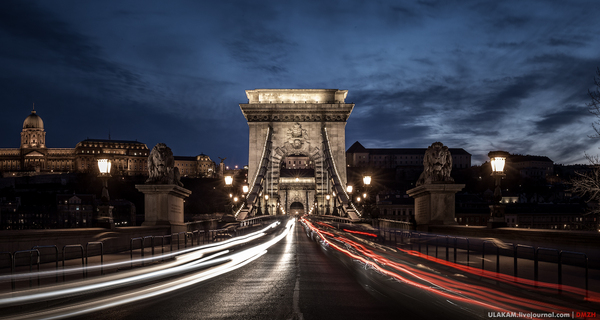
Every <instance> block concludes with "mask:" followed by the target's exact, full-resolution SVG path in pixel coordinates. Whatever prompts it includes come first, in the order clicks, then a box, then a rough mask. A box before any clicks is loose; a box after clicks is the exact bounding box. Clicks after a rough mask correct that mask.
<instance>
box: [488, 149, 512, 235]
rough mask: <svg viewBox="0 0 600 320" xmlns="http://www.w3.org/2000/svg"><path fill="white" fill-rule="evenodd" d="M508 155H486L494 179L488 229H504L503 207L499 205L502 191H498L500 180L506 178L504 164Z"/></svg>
mask: <svg viewBox="0 0 600 320" xmlns="http://www.w3.org/2000/svg"><path fill="white" fill-rule="evenodd" d="M508 155H509V153H508V152H506V151H491V152H490V153H488V157H490V165H491V166H492V174H491V175H492V177H494V180H495V185H496V188H495V190H494V198H493V204H492V205H491V206H490V220H488V228H501V227H506V226H507V224H506V221H505V220H504V205H503V204H502V203H500V201H501V200H502V189H500V182H501V181H502V178H503V177H505V176H506V174H505V173H504V167H505V164H506V158H507V157H508Z"/></svg>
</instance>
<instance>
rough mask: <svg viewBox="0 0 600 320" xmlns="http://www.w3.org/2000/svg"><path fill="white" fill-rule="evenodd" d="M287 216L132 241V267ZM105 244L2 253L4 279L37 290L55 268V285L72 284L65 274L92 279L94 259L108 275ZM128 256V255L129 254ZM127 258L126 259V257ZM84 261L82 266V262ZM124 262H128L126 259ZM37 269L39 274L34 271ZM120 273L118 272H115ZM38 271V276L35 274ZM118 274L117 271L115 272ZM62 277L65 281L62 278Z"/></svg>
mask: <svg viewBox="0 0 600 320" xmlns="http://www.w3.org/2000/svg"><path fill="white" fill-rule="evenodd" d="M285 217H287V216H285ZM282 218H284V216H259V217H252V218H249V219H245V220H243V221H239V222H236V223H234V224H233V225H231V226H229V227H226V228H215V229H209V230H200V229H197V230H194V231H188V232H179V233H173V234H169V235H146V236H139V237H132V238H130V245H129V250H128V251H129V252H128V253H129V260H130V264H129V267H130V268H133V267H136V266H144V264H148V263H156V262H159V260H155V259H154V257H155V255H156V254H157V253H158V248H159V247H160V258H159V259H160V261H164V253H165V248H167V249H168V250H169V252H175V251H177V250H181V249H185V248H188V247H193V246H199V245H203V244H208V243H213V242H219V241H224V240H227V239H230V238H233V237H235V236H241V235H244V234H247V233H249V232H252V231H254V230H257V229H259V228H261V227H263V226H265V225H267V224H269V223H271V222H272V221H274V220H277V219H282ZM104 249H105V246H104V243H103V242H101V241H93V242H87V243H86V244H85V245H82V244H69V245H65V246H63V247H62V250H59V248H58V247H57V246H56V245H44V246H34V247H33V248H32V249H31V250H19V251H16V252H0V275H2V274H10V275H11V277H10V278H11V280H10V289H11V290H15V289H16V288H17V287H22V286H23V284H26V283H27V282H28V283H29V287H31V286H33V284H34V281H33V279H35V278H36V272H37V274H38V276H37V285H38V286H39V285H42V284H48V282H47V280H46V282H45V283H42V281H41V280H40V277H39V274H40V273H39V272H40V270H41V266H42V265H44V264H46V266H45V270H48V266H47V264H49V263H52V264H54V270H55V273H56V277H55V280H54V282H55V283H58V282H59V281H60V279H62V281H66V280H68V278H69V277H72V274H71V276H69V277H67V274H66V273H65V271H66V270H67V269H68V268H70V267H72V266H78V267H81V275H82V277H87V276H88V269H89V268H88V267H89V266H91V265H90V261H89V260H90V258H91V257H99V258H100V262H99V266H100V274H104V273H105V272H106V271H107V270H106V268H105V266H104V263H105V254H104ZM42 250H44V251H49V250H50V251H52V252H53V259H42V257H49V256H50V255H45V256H43V255H42V254H41V253H40V252H42ZM124 253H127V251H125V252H124ZM148 254H149V255H150V256H151V257H152V258H151V259H150V260H148V259H146V260H144V259H143V258H145V257H146V255H148ZM138 257H140V258H142V259H140V261H139V262H136V261H137V260H138V259H137V258H138ZM123 258H124V256H123ZM42 260H48V261H42ZM59 261H62V268H59ZM78 261H80V262H78ZM124 261H127V259H126V258H125V260H124ZM34 268H35V269H36V270H34ZM115 270H116V269H115ZM34 271H36V272H34ZM113 271H114V270H113ZM20 272H28V273H29V277H28V278H27V279H25V280H22V279H21V280H15V278H14V277H13V276H14V275H16V274H17V273H20ZM59 273H60V274H62V277H59ZM0 290H2V284H1V283H0Z"/></svg>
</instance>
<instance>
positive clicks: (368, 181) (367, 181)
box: [363, 176, 371, 187]
mask: <svg viewBox="0 0 600 320" xmlns="http://www.w3.org/2000/svg"><path fill="white" fill-rule="evenodd" d="M363 183H364V184H365V186H367V187H368V186H369V185H371V176H364V177H363Z"/></svg>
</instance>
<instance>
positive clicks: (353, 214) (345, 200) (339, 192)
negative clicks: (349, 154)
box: [323, 127, 362, 220]
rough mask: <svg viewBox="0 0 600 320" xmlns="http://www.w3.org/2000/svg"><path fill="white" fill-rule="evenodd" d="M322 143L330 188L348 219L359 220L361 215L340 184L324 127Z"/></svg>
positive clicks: (344, 186)
mask: <svg viewBox="0 0 600 320" xmlns="http://www.w3.org/2000/svg"><path fill="white" fill-rule="evenodd" d="M323 141H324V143H323V145H324V150H323V154H324V156H325V161H326V162H327V167H328V168H327V170H328V173H329V175H330V176H331V178H332V179H333V186H332V188H333V189H335V191H336V197H338V199H339V201H340V203H342V204H343V205H342V209H343V210H344V212H345V213H346V214H347V215H348V217H350V218H352V219H353V220H355V219H359V218H360V217H362V214H361V212H360V211H359V210H358V209H357V208H356V206H355V205H354V203H352V201H350V196H349V195H348V193H347V192H346V185H344V184H343V183H342V180H341V179H340V174H339V172H338V169H337V166H336V163H335V159H334V157H333V155H332V154H331V146H330V144H329V135H328V134H327V128H325V127H323ZM348 204H350V205H349V206H348ZM348 207H351V208H352V209H349V208H348Z"/></svg>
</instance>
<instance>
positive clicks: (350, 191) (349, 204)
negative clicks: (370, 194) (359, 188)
mask: <svg viewBox="0 0 600 320" xmlns="http://www.w3.org/2000/svg"><path fill="white" fill-rule="evenodd" d="M352 189H353V188H352V186H351V185H348V186H346V192H347V193H348V209H350V208H352Z"/></svg>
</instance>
